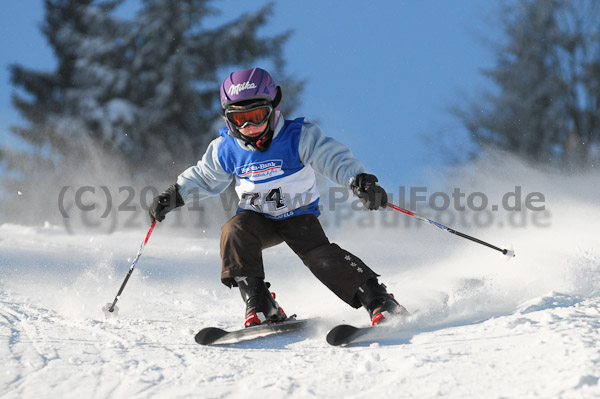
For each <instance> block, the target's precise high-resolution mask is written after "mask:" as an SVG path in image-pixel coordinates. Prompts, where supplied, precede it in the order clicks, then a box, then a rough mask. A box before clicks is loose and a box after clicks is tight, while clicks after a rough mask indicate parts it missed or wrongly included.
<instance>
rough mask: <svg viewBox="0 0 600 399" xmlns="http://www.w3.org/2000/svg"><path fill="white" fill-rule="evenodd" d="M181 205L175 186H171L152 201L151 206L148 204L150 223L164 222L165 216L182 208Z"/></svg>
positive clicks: (181, 201) (181, 199)
mask: <svg viewBox="0 0 600 399" xmlns="http://www.w3.org/2000/svg"><path fill="white" fill-rule="evenodd" d="M183 204H184V203H183V198H181V194H179V190H178V189H177V185H176V184H171V185H170V186H169V188H167V189H166V190H165V191H164V192H163V193H161V194H160V195H159V196H158V197H154V199H153V200H152V204H150V208H149V209H148V212H149V213H150V220H152V223H154V222H155V221H157V220H158V221H159V222H162V221H163V220H165V215H166V214H167V213H168V212H171V211H172V210H173V209H175V208H178V207H180V206H183Z"/></svg>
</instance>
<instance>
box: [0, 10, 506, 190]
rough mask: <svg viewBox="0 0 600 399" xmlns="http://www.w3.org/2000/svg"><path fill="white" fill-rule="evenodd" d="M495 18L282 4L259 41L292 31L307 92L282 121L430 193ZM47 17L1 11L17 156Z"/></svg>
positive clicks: (3, 114)
mask: <svg viewBox="0 0 600 399" xmlns="http://www.w3.org/2000/svg"><path fill="white" fill-rule="evenodd" d="M266 3H267V1H253V2H247V1H241V0H221V1H217V2H215V3H214V5H215V6H216V7H217V8H219V9H221V10H222V11H223V13H222V15H221V16H220V17H219V18H220V19H221V20H231V19H233V18H235V17H236V16H238V15H239V14H240V13H241V12H244V11H248V10H250V9H251V8H253V7H254V8H256V7H259V6H262V5H264V4H266ZM137 4H138V0H129V1H128V3H127V4H126V5H125V7H124V9H122V10H121V12H122V13H125V14H127V13H131V12H133V11H132V10H133V9H135V7H136V5H137ZM496 7H497V3H496V2H488V1H479V0H460V1H446V0H429V1H417V0H406V1H403V0H387V1H377V2H369V3H367V2H359V1H345V2H334V1H322V0H307V1H281V2H278V3H277V4H275V8H274V10H275V13H274V15H273V17H272V19H271V21H270V22H269V23H268V26H267V27H266V28H265V29H264V30H263V32H264V34H268V35H272V34H275V33H281V32H283V31H286V30H288V29H292V30H293V31H294V33H293V35H292V36H291V38H290V40H289V41H288V42H287V45H286V46H285V52H284V56H285V59H286V62H287V68H286V69H287V72H288V73H291V74H294V75H296V76H297V77H298V78H300V79H304V80H306V82H307V84H306V86H305V90H304V94H303V96H302V98H301V100H302V106H301V107H300V108H299V109H298V110H297V112H296V114H295V115H286V117H287V118H292V117H297V116H305V117H307V119H309V120H317V121H318V122H319V124H320V125H321V127H322V128H323V129H324V130H325V133H326V134H328V135H330V136H333V137H335V138H337V139H338V140H340V141H342V142H343V143H345V144H346V145H348V146H349V147H350V148H351V149H352V150H353V152H354V154H355V155H356V156H357V157H358V158H359V159H361V160H362V161H363V163H364V164H365V165H366V167H367V169H368V171H369V172H371V173H374V174H376V175H377V176H378V177H379V178H380V181H381V182H382V183H383V184H384V185H385V186H386V188H388V191H394V188H393V187H397V186H401V185H425V184H427V183H428V180H430V179H431V178H432V174H431V173H430V171H431V169H432V168H433V169H434V170H436V171H438V172H434V173H433V175H435V174H436V173H441V174H443V171H444V168H445V165H444V163H443V161H442V159H443V156H442V154H441V147H440V146H439V145H437V142H438V141H439V140H438V137H439V134H440V133H442V132H443V133H444V135H445V137H446V139H445V142H446V144H447V145H448V144H449V145H450V146H451V147H453V148H454V149H455V150H456V151H461V150H462V149H463V148H465V147H466V146H468V141H467V140H466V139H465V133H464V131H463V130H462V129H461V128H460V126H459V125H458V123H457V122H456V121H455V120H454V119H453V118H452V117H451V116H450V114H449V112H448V110H447V108H448V107H450V106H453V105H457V104H461V103H464V101H465V100H466V99H467V98H471V97H473V96H475V95H476V94H477V93H478V92H480V91H481V90H482V89H484V88H487V87H489V82H487V81H486V80H485V79H484V78H483V77H482V75H481V69H482V68H486V67H491V66H493V63H494V58H493V54H492V52H491V51H490V50H489V48H487V47H486V46H484V45H483V44H482V41H481V37H486V38H492V39H493V38H495V37H496V38H497V37H498V36H499V35H498V33H497V28H496V27H494V25H493V24H491V21H492V17H493V14H494V11H495V9H496ZM43 11H44V10H43V1H42V0H21V1H4V2H2V5H1V6H0V29H1V31H0V139H1V140H2V142H3V143H10V144H11V145H16V144H17V143H16V141H15V140H14V139H13V138H11V135H10V134H9V133H8V130H9V126H11V125H15V124H19V123H21V122H20V116H19V115H18V113H17V112H16V111H15V110H14V108H13V107H12V105H11V101H10V95H11V93H12V92H13V88H12V86H11V85H10V82H9V74H8V69H7V67H8V65H9V64H12V63H17V64H20V65H24V66H26V67H30V68H38V69H41V70H46V71H52V70H53V68H54V65H55V60H54V58H53V54H52V49H51V48H50V47H49V46H48V44H47V42H46V40H45V38H44V37H43V36H42V34H41V33H40V30H39V24H40V22H41V21H42V20H43V17H44V14H43ZM275 78H276V77H275ZM284 93H285V87H284ZM215 101H218V99H217V98H215ZM284 101H285V99H284ZM200 157H201V154H198V158H200Z"/></svg>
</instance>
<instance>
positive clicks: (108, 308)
mask: <svg viewBox="0 0 600 399" xmlns="http://www.w3.org/2000/svg"><path fill="white" fill-rule="evenodd" d="M154 226H156V220H155V221H154V222H152V224H151V225H150V229H148V233H146V238H145V239H144V241H142V244H141V245H140V249H138V252H137V255H136V256H135V259H134V260H133V262H131V266H129V272H127V275H126V276H125V280H123V284H121V288H119V292H117V296H115V300H114V301H113V302H112V304H111V303H110V302H109V303H107V304H106V305H105V306H104V307H103V308H102V311H103V312H104V314H105V315H106V317H107V318H108V317H109V313H113V312H115V310H117V312H118V310H119V308H117V307H116V306H115V305H116V304H117V301H118V300H119V298H120V297H121V293H122V292H123V289H124V288H125V285H126V284H127V281H128V280H129V277H131V273H133V269H134V268H135V265H136V264H137V262H138V260H139V259H140V256H142V250H143V249H144V246H145V245H146V243H147V242H148V239H149V238H150V234H152V230H154ZM115 316H116V313H115Z"/></svg>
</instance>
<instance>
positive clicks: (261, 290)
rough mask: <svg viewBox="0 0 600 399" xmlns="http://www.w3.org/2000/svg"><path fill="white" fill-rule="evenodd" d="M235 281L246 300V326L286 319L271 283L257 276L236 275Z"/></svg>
mask: <svg viewBox="0 0 600 399" xmlns="http://www.w3.org/2000/svg"><path fill="white" fill-rule="evenodd" d="M235 281H236V283H237V284H238V287H239V288H240V293H241V294H242V298H243V299H244V301H245V302H246V321H245V322H244V327H251V326H256V325H259V324H261V323H263V322H265V321H266V322H276V321H282V320H285V319H286V317H287V316H286V315H285V312H284V311H283V309H282V308H281V307H280V306H279V304H278V303H277V302H276V301H275V294H274V293H271V292H269V286H270V285H269V283H265V282H264V281H263V279H261V278H257V277H236V278H235Z"/></svg>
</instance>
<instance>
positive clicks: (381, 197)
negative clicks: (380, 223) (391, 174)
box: [350, 173, 388, 210]
mask: <svg viewBox="0 0 600 399" xmlns="http://www.w3.org/2000/svg"><path fill="white" fill-rule="evenodd" d="M377 182H378V180H377V177H375V176H373V175H370V174H368V173H361V174H359V175H357V176H356V177H355V178H354V180H353V181H352V183H351V184H350V188H351V189H352V192H353V193H354V194H355V195H356V196H357V197H358V199H360V200H361V202H362V203H363V204H364V205H365V206H366V207H367V208H368V209H370V210H374V209H379V207H383V208H385V207H386V206H387V202H388V198H387V193H386V192H385V190H384V189H383V188H382V187H380V186H378V185H377Z"/></svg>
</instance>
